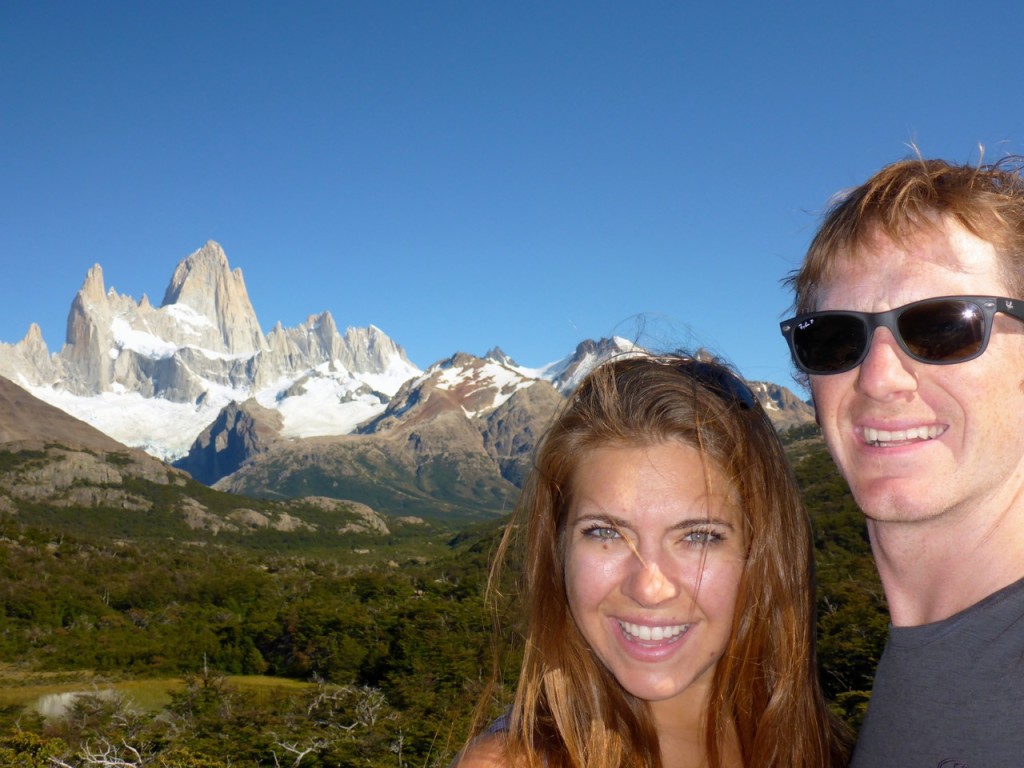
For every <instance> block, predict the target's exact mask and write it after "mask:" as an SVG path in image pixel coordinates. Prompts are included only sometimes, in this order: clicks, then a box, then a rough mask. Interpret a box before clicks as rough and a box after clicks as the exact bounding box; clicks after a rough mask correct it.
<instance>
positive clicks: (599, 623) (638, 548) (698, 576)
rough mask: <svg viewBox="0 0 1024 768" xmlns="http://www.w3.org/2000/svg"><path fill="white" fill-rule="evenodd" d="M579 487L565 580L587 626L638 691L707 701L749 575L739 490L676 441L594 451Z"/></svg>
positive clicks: (577, 478)
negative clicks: (746, 573)
mask: <svg viewBox="0 0 1024 768" xmlns="http://www.w3.org/2000/svg"><path fill="white" fill-rule="evenodd" d="M571 483H572V485H571V488H572V493H571V496H570V498H571V499H572V503H571V505H570V508H569V512H568V513H569V519H568V527H567V530H566V535H567V539H566V552H565V584H566V589H567V592H568V596H569V607H570V610H571V611H572V615H573V618H574V620H575V621H576V624H577V626H578V627H579V628H580V631H581V632H582V633H583V636H584V637H585V638H586V640H587V642H588V643H589V645H590V647H591V649H592V650H593V652H594V653H595V654H596V655H597V656H598V657H599V658H600V659H601V661H602V662H603V663H604V665H605V666H606V667H607V668H608V670H609V671H610V672H611V673H612V674H613V675H615V677H616V679H617V680H618V681H619V683H620V684H621V685H622V686H623V688H625V689H626V690H627V691H629V692H630V693H631V694H633V695H634V696H637V697H639V698H641V699H645V700H647V701H651V702H662V701H668V700H672V699H677V698H681V697H686V698H687V700H689V697H693V696H698V697H701V698H700V701H701V703H703V700H704V697H706V695H707V691H708V686H709V684H710V682H711V679H712V673H713V671H714V668H715V665H716V664H717V662H718V659H719V658H721V656H722V654H723V653H724V651H725V648H726V645H727V643H728V641H729V636H730V632H731V628H732V617H733V612H734V609H735V605H736V595H737V591H738V587H739V581H740V576H741V574H742V573H743V568H744V557H745V552H746V546H745V541H744V534H743V519H742V511H741V510H740V508H739V506H738V504H737V502H736V500H735V492H734V490H733V488H732V487H731V485H730V484H729V483H727V482H726V481H725V479H724V477H723V476H722V473H721V472H720V471H719V470H718V468H717V467H715V466H713V465H711V464H710V463H707V462H705V461H704V460H703V459H702V457H701V455H700V453H699V452H698V451H697V450H696V449H695V448H693V447H691V446H689V445H686V444H684V443H682V442H677V441H668V442H664V443H660V444H655V445H650V446H644V447H626V446H615V445H610V446H606V447H600V448H596V449H593V450H591V451H589V452H588V453H587V454H586V455H585V456H584V458H583V460H582V461H581V462H580V464H579V465H578V467H577V468H576V471H575V473H574V474H573V477H572V481H571Z"/></svg>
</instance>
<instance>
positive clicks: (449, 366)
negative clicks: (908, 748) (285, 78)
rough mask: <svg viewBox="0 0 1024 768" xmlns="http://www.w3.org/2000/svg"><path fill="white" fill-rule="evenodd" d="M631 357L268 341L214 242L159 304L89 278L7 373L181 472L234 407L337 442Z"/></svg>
mask: <svg viewBox="0 0 1024 768" xmlns="http://www.w3.org/2000/svg"><path fill="white" fill-rule="evenodd" d="M631 349H633V345H632V343H631V342H630V341H628V340H625V339H604V340H599V341H593V340H583V341H581V342H580V343H579V344H578V345H577V347H576V349H575V350H572V351H567V354H566V356H565V357H563V358H562V359H561V360H559V361H556V362H555V363H552V364H550V365H548V366H545V367H543V368H540V369H532V368H527V367H524V366H519V365H518V364H516V363H515V361H514V360H513V359H512V358H511V357H509V356H508V355H507V354H505V353H504V352H502V351H501V349H500V348H499V347H497V346H495V347H493V348H492V349H491V350H490V351H489V352H488V353H487V354H485V355H484V356H483V357H477V356H475V355H471V354H468V353H464V352H456V353H454V354H453V355H452V356H451V357H449V358H446V359H444V360H440V361H436V362H434V363H433V364H431V365H430V366H428V367H427V368H425V369H421V368H419V367H417V366H415V365H414V364H412V363H411V362H410V361H409V360H408V358H407V356H406V355H405V351H404V349H403V348H402V347H401V346H400V344H398V343H396V342H395V341H394V340H392V339H391V338H390V337H389V336H388V335H387V334H386V333H385V332H384V331H382V330H380V329H379V328H377V327H376V326H370V327H368V328H362V329H360V328H352V327H348V328H347V329H346V330H345V331H344V333H341V332H340V331H339V329H338V327H337V325H336V324H335V322H334V319H333V317H332V315H331V314H330V313H329V312H321V313H320V314H319V315H312V314H311V315H309V316H308V318H307V320H306V322H305V323H303V324H301V325H300V326H297V327H295V328H284V327H282V326H281V324H280V323H278V324H277V325H275V326H274V328H272V329H271V331H270V332H269V333H267V334H263V332H262V331H261V330H260V326H259V321H258V316H257V312H256V308H255V307H254V306H253V304H252V302H251V301H250V299H249V296H248V292H247V289H246V285H245V280H244V276H243V272H242V269H241V268H238V267H235V268H234V269H233V268H232V267H231V265H230V263H229V261H228V258H227V254H226V253H225V252H224V250H223V249H222V248H221V247H220V245H219V244H217V243H215V242H213V241H209V242H207V243H206V244H205V245H203V246H202V247H201V248H199V249H198V250H196V251H194V252H193V253H191V254H189V255H188V256H186V257H185V258H183V259H182V260H181V261H180V262H179V263H178V264H177V266H176V267H175V268H174V270H173V274H172V277H171V279H170V281H169V283H168V286H167V289H166V291H165V293H164V297H163V300H162V302H161V304H160V305H159V306H156V305H154V304H153V303H152V302H151V301H150V299H149V298H148V296H147V295H145V294H143V295H142V297H141V298H139V299H135V298H133V297H131V296H129V295H127V294H120V293H118V292H117V291H116V290H115V289H113V288H112V287H111V288H109V289H108V288H107V287H106V285H105V282H104V274H103V269H102V266H101V265H98V264H97V265H95V266H93V267H92V268H91V269H90V270H89V272H88V273H87V275H86V279H85V281H84V282H83V284H82V287H81V288H80V289H79V291H78V292H77V294H76V295H75V297H74V299H73V301H72V302H71V309H70V311H69V314H68V328H67V337H66V342H65V344H64V345H62V347H61V348H60V349H59V350H56V351H52V352H51V351H50V350H49V349H48V347H47V346H46V345H45V342H44V341H43V339H42V337H41V336H40V334H39V329H38V327H37V326H34V325H33V326H30V330H29V332H28V333H27V334H26V336H25V337H24V338H23V339H22V340H21V341H20V342H17V343H15V344H0V375H3V376H6V377H7V378H9V379H11V380H12V381H14V382H15V383H17V384H18V385H19V386H22V387H24V388H26V389H27V390H29V391H30V392H32V394H34V395H35V396H37V397H39V398H40V399H42V400H44V401H45V402H48V403H50V404H52V405H54V406H56V407H59V408H61V409H63V410H65V411H66V412H68V413H70V414H72V415H74V416H76V417H77V418H81V419H82V420H83V421H85V422H86V423H89V424H91V425H93V426H95V427H96V428H98V429H100V430H101V431H103V432H104V433H106V434H108V435H110V436H111V437H113V438H115V439H117V440H119V441H120V442H123V443H124V444H126V445H129V446H131V447H139V448H142V449H144V450H146V451H148V452H149V453H151V454H152V455H154V456H157V457H159V458H161V459H164V460H167V461H175V460H178V459H181V458H183V457H184V456H185V455H186V454H187V453H188V452H189V451H190V449H192V448H193V443H194V442H195V441H196V439H197V438H198V437H199V436H200V434H201V433H203V431H204V430H207V429H208V428H209V426H210V425H211V424H212V423H213V422H214V421H215V420H216V418H217V415H218V414H219V413H220V412H221V411H222V410H223V409H224V408H226V407H227V406H228V405H230V404H232V403H233V404H236V405H238V404H242V403H245V402H247V401H253V402H254V404H255V405H258V406H259V407H260V408H262V409H269V410H271V411H274V412H276V414H277V418H278V419H279V420H280V424H279V425H278V426H277V427H276V429H275V433H276V434H277V435H278V436H279V437H280V438H282V439H289V440H295V439H306V438H313V437H330V436H338V435H346V434H352V433H355V432H356V431H358V430H359V429H360V428H361V425H365V424H367V423H371V422H373V421H374V420H376V419H378V418H379V417H384V416H386V414H388V413H391V412H394V410H395V409H394V402H393V398H395V397H401V396H402V392H403V391H406V392H409V391H412V392H413V393H415V394H414V395H409V394H407V395H405V396H406V397H410V396H411V397H419V396H420V394H421V390H422V388H423V387H424V386H426V385H427V384H429V386H430V388H431V391H435V392H443V393H446V394H443V395H442V397H443V398H445V399H451V398H454V400H453V402H456V401H457V403H458V405H457V407H458V408H459V409H461V411H462V412H463V413H464V415H465V418H468V419H470V420H471V421H472V420H474V419H476V418H478V417H481V418H482V417H486V416H487V415H488V414H489V413H491V412H492V411H494V410H495V409H496V408H498V407H499V406H501V405H502V404H503V403H504V402H505V401H506V400H508V399H509V398H510V397H511V396H512V395H513V394H514V393H515V392H516V391H518V390H521V389H523V388H525V387H528V386H530V385H531V384H533V383H535V382H538V381H544V382H547V383H549V384H551V385H552V386H554V387H555V389H556V390H557V391H559V392H561V393H562V394H563V395H564V394H565V393H566V392H568V391H569V390H570V389H571V388H572V387H573V386H575V383H576V382H577V381H578V379H579V377H580V376H582V375H583V374H585V373H586V372H587V371H588V370H589V369H590V368H591V367H593V365H595V364H596V363H598V362H600V361H601V360H603V359H605V358H607V357H608V356H610V355H612V354H617V353H622V352H629V351H630V350H631ZM766 391H767V390H766ZM788 399H789V400H791V401H793V402H797V399H796V398H795V397H793V396H792V395H789V396H788ZM763 402H765V403H766V407H772V403H773V402H774V401H773V400H772V398H771V396H766V397H765V398H763ZM255 405H254V406H253V407H255ZM802 417H803V418H806V414H803V416H802Z"/></svg>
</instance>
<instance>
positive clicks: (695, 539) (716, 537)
mask: <svg viewBox="0 0 1024 768" xmlns="http://www.w3.org/2000/svg"><path fill="white" fill-rule="evenodd" d="M683 540H684V541H686V542H689V543H690V544H695V545H697V546H700V547H704V546H707V545H709V544H717V543H718V542H720V541H722V535H721V534H720V533H718V532H716V531H690V532H689V533H687V534H686V535H685V536H683Z"/></svg>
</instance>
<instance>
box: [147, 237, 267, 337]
mask: <svg viewBox="0 0 1024 768" xmlns="http://www.w3.org/2000/svg"><path fill="white" fill-rule="evenodd" d="M172 305H174V306H185V307H188V308H189V309H191V310H193V311H194V312H196V313H198V315H200V316H201V317H203V318H205V319H206V320H208V321H209V322H210V323H211V325H212V328H211V329H210V331H212V333H211V332H209V331H206V332H204V331H203V330H202V329H199V328H197V329H196V330H197V332H198V333H199V335H200V336H201V339H200V340H198V344H199V346H203V347H205V348H209V349H215V350H218V351H221V350H222V351H225V352H228V353H230V354H242V353H246V352H256V351H259V350H263V349H265V348H266V340H265V339H264V338H263V333H262V331H260V326H259V321H258V320H257V318H256V311H255V310H254V309H253V306H252V302H250V300H249V292H248V291H247V290H246V288H245V279H244V278H243V277H242V270H241V269H235V270H234V271H232V270H231V267H230V266H229V265H228V257H227V256H226V255H225V253H224V249H223V248H221V247H220V245H219V244H218V243H215V242H214V241H213V240H210V241H208V242H207V243H206V245H204V246H203V247H202V248H200V249H199V250H198V251H196V252H194V253H192V254H190V255H189V256H187V257H186V258H184V259H183V260H182V261H181V262H180V263H179V264H178V267H177V269H175V270H174V275H173V276H172V277H171V282H170V283H169V284H168V286H167V291H166V292H165V293H164V300H163V302H162V304H161V308H167V307H170V306H172Z"/></svg>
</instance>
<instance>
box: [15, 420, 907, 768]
mask: <svg viewBox="0 0 1024 768" xmlns="http://www.w3.org/2000/svg"><path fill="white" fill-rule="evenodd" d="M784 438H785V442H786V443H787V447H788V450H789V452H790V456H791V458H792V460H793V462H794V466H795V468H796V471H797V475H798V478H799V481H800V484H801V488H802V491H803V493H804V497H805V500H806V503H807V506H808V509H809V511H810V514H811V516H812V520H813V524H814V530H815V546H816V551H817V563H818V566H817V569H818V595H817V598H818V633H819V660H820V664H821V676H822V681H823V684H824V686H825V689H826V691H827V693H828V695H829V698H830V700H831V702H832V704H833V706H834V707H835V709H836V711H837V712H838V713H840V714H841V715H842V716H843V717H844V718H845V719H846V720H847V721H848V722H849V723H850V724H851V725H852V726H853V727H854V728H856V727H857V726H858V725H859V723H860V719H861V718H862V716H863V713H864V710H865V708H866V704H867V700H868V691H870V687H871V678H872V672H873V670H874V667H875V664H876V662H877V659H878V656H879V654H880V652H881V648H882V644H883V641H884V637H885V631H886V623H887V615H886V611H885V604H884V597H883V595H882V591H881V588H880V585H879V583H878V578H877V574H876V572H875V569H874V566H873V564H872V561H871V557H870V551H869V548H868V544H867V540H866V534H865V530H864V523H863V519H862V516H861V514H860V512H859V511H858V509H857V508H856V505H855V504H854V502H853V500H852V498H851V497H850V494H849V492H848V489H847V488H846V486H845V484H844V483H843V481H842V480H841V478H840V477H839V476H838V474H837V473H836V471H835V468H834V466H833V465H832V462H831V460H830V458H829V457H828V455H827V453H826V452H825V450H824V448H823V446H822V443H821V441H820V438H819V437H818V436H817V432H816V429H815V428H813V427H805V428H801V429H798V430H795V431H791V432H789V433H787V434H786V435H785V436H784ZM385 511H386V510H385ZM500 533H501V521H495V522H491V523H477V524H475V525H474V526H473V527H472V528H468V529H466V528H464V529H458V530H456V529H451V530H445V529H442V528H440V527H437V526H434V527H430V528H429V529H426V530H419V531H416V530H406V529H402V530H400V531H399V532H398V533H393V534H391V535H388V536H378V537H376V538H374V537H371V536H369V535H353V536H351V537H349V538H343V539H341V540H339V542H340V543H339V544H338V546H337V547H335V548H334V549H325V548H323V547H319V548H314V547H313V546H308V547H302V546H298V545H296V544H293V545H291V546H289V547H287V548H284V547H282V548H275V547H273V546H271V545H270V544H269V543H268V542H267V541H264V540H260V541H259V542H258V546H257V545H256V544H257V542H253V543H252V545H247V544H246V543H244V542H241V541H236V540H225V541H223V542H218V541H216V540H209V539H207V540H203V541H195V542H188V541H182V540H180V539H169V538H162V539H161V538H156V537H153V538H144V537H125V538H122V539H116V540H115V539H112V538H111V537H109V536H97V535H90V533H89V531H88V526H87V525H84V524H81V521H79V524H76V525H68V526H60V525H58V523H57V521H56V517H54V516H45V515H43V516H40V519H38V520H35V521H34V522H32V523H29V522H28V520H27V519H26V518H25V516H23V515H22V516H17V515H9V516H7V517H0V606H2V610H0V676H2V684H0V685H2V688H3V695H2V696H0V765H3V766H16V767H18V768H43V766H45V767H46V768H54V767H55V766H56V767H57V768H61V767H73V768H81V767H83V766H92V765H96V766H123V767H124V768H133V767H137V766H164V767H167V768H229V767H230V768H242V767H243V766H244V767H245V768H256V767H263V766H267V767H271V768H281V767H283V766H291V767H292V768H299V767H300V766H302V767H303V768H307V767H316V768H329V767H333V766H381V767H383V766H397V767H399V768H402V767H404V766H445V765H447V764H448V762H449V761H450V760H451V759H452V757H453V756H454V755H455V753H456V752H457V750H458V749H459V747H460V746H461V745H462V743H463V741H464V740H465V738H466V737H467V735H468V731H469V729H470V726H471V723H472V722H473V718H474V708H475V707H476V705H477V703H478V701H479V700H480V697H481V696H482V695H483V694H484V692H485V690H487V683H488V681H489V680H490V679H491V678H492V676H493V675H494V674H495V670H497V677H498V680H499V685H498V686H497V687H496V688H494V689H493V692H492V695H491V699H490V700H489V701H490V704H489V706H488V707H485V710H484V712H483V713H482V716H483V717H484V718H486V717H489V716H492V715H494V714H495V713H497V712H498V711H500V709H501V708H502V707H503V705H504V703H505V701H506V700H507V696H508V695H509V692H510V691H511V688H512V686H514V683H515V671H516V667H517V647H516V633H515V621H514V616H515V601H514V599H513V600H512V601H510V603H509V604H507V605H502V606H500V607H496V606H494V605H492V604H490V603H489V602H488V600H487V599H486V594H485V593H486V589H485V587H486V581H487V567H488V562H489V559H490V556H491V553H492V552H493V549H494V547H495V546H496V543H497V540H498V537H499V536H500ZM132 686H135V687H132ZM42 691H53V692H60V691H65V692H66V691H74V692H77V695H74V696H69V697H66V698H65V699H64V700H63V701H64V705H63V706H64V708H63V709H62V710H61V712H60V714H59V716H53V715H52V714H49V715H46V714H43V713H42V712H40V711H37V708H36V706H35V705H36V703H37V701H36V700H37V699H38V695H39V693H40V692H42ZM133 691H134V693H133ZM154 691H156V692H157V693H156V694H155V695H154V693H153V692H154ZM140 692H145V695H142V694H141V693H140Z"/></svg>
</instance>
